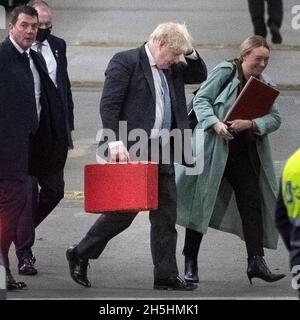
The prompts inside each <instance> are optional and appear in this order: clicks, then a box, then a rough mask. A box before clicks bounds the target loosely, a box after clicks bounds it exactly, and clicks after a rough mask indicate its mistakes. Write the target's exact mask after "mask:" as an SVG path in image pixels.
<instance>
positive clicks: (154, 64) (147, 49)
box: [145, 43, 156, 67]
mask: <svg viewBox="0 0 300 320" xmlns="http://www.w3.org/2000/svg"><path fill="white" fill-rule="evenodd" d="M145 50H146V54H147V57H148V60H149V63H150V66H151V67H155V66H156V63H155V61H154V58H153V56H152V54H151V52H150V49H149V47H148V43H146V44H145Z"/></svg>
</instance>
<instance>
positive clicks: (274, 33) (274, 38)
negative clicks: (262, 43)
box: [270, 23, 282, 44]
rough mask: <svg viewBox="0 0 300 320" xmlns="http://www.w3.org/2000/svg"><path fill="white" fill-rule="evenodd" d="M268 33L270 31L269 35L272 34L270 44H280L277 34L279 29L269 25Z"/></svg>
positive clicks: (279, 36)
mask: <svg viewBox="0 0 300 320" xmlns="http://www.w3.org/2000/svg"><path fill="white" fill-rule="evenodd" d="M270 31H271V34H272V42H273V43H275V44H279V43H281V42H282V37H281V34H280V32H279V28H278V26H277V25H276V24H274V23H273V24H271V25H270Z"/></svg>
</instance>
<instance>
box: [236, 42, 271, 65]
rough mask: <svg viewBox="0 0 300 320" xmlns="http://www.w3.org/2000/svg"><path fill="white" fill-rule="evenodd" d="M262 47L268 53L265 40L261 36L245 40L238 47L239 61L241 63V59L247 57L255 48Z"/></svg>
mask: <svg viewBox="0 0 300 320" xmlns="http://www.w3.org/2000/svg"><path fill="white" fill-rule="evenodd" d="M259 47H264V48H266V49H268V50H269V51H270V47H269V45H268V42H267V41H266V39H265V38H264V37H262V36H251V37H249V38H247V39H245V40H244V41H243V42H242V43H241V45H240V57H239V59H240V60H241V61H243V58H244V57H245V56H247V55H248V54H249V53H251V51H252V50H253V49H255V48H259Z"/></svg>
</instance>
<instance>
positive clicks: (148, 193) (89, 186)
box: [84, 162, 158, 213]
mask: <svg viewBox="0 0 300 320" xmlns="http://www.w3.org/2000/svg"><path fill="white" fill-rule="evenodd" d="M157 207H158V164H157V163H153V162H124V163H105V164H88V165H86V166H85V169H84V209H85V211H86V212H91V213H105V212H111V211H134V212H136V211H141V210H155V209H157Z"/></svg>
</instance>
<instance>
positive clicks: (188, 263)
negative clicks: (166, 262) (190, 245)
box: [184, 257, 199, 283]
mask: <svg viewBox="0 0 300 320" xmlns="http://www.w3.org/2000/svg"><path fill="white" fill-rule="evenodd" d="M184 280H185V281H186V282H193V283H198V282H199V276H198V261H197V258H189V257H185V261H184Z"/></svg>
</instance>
